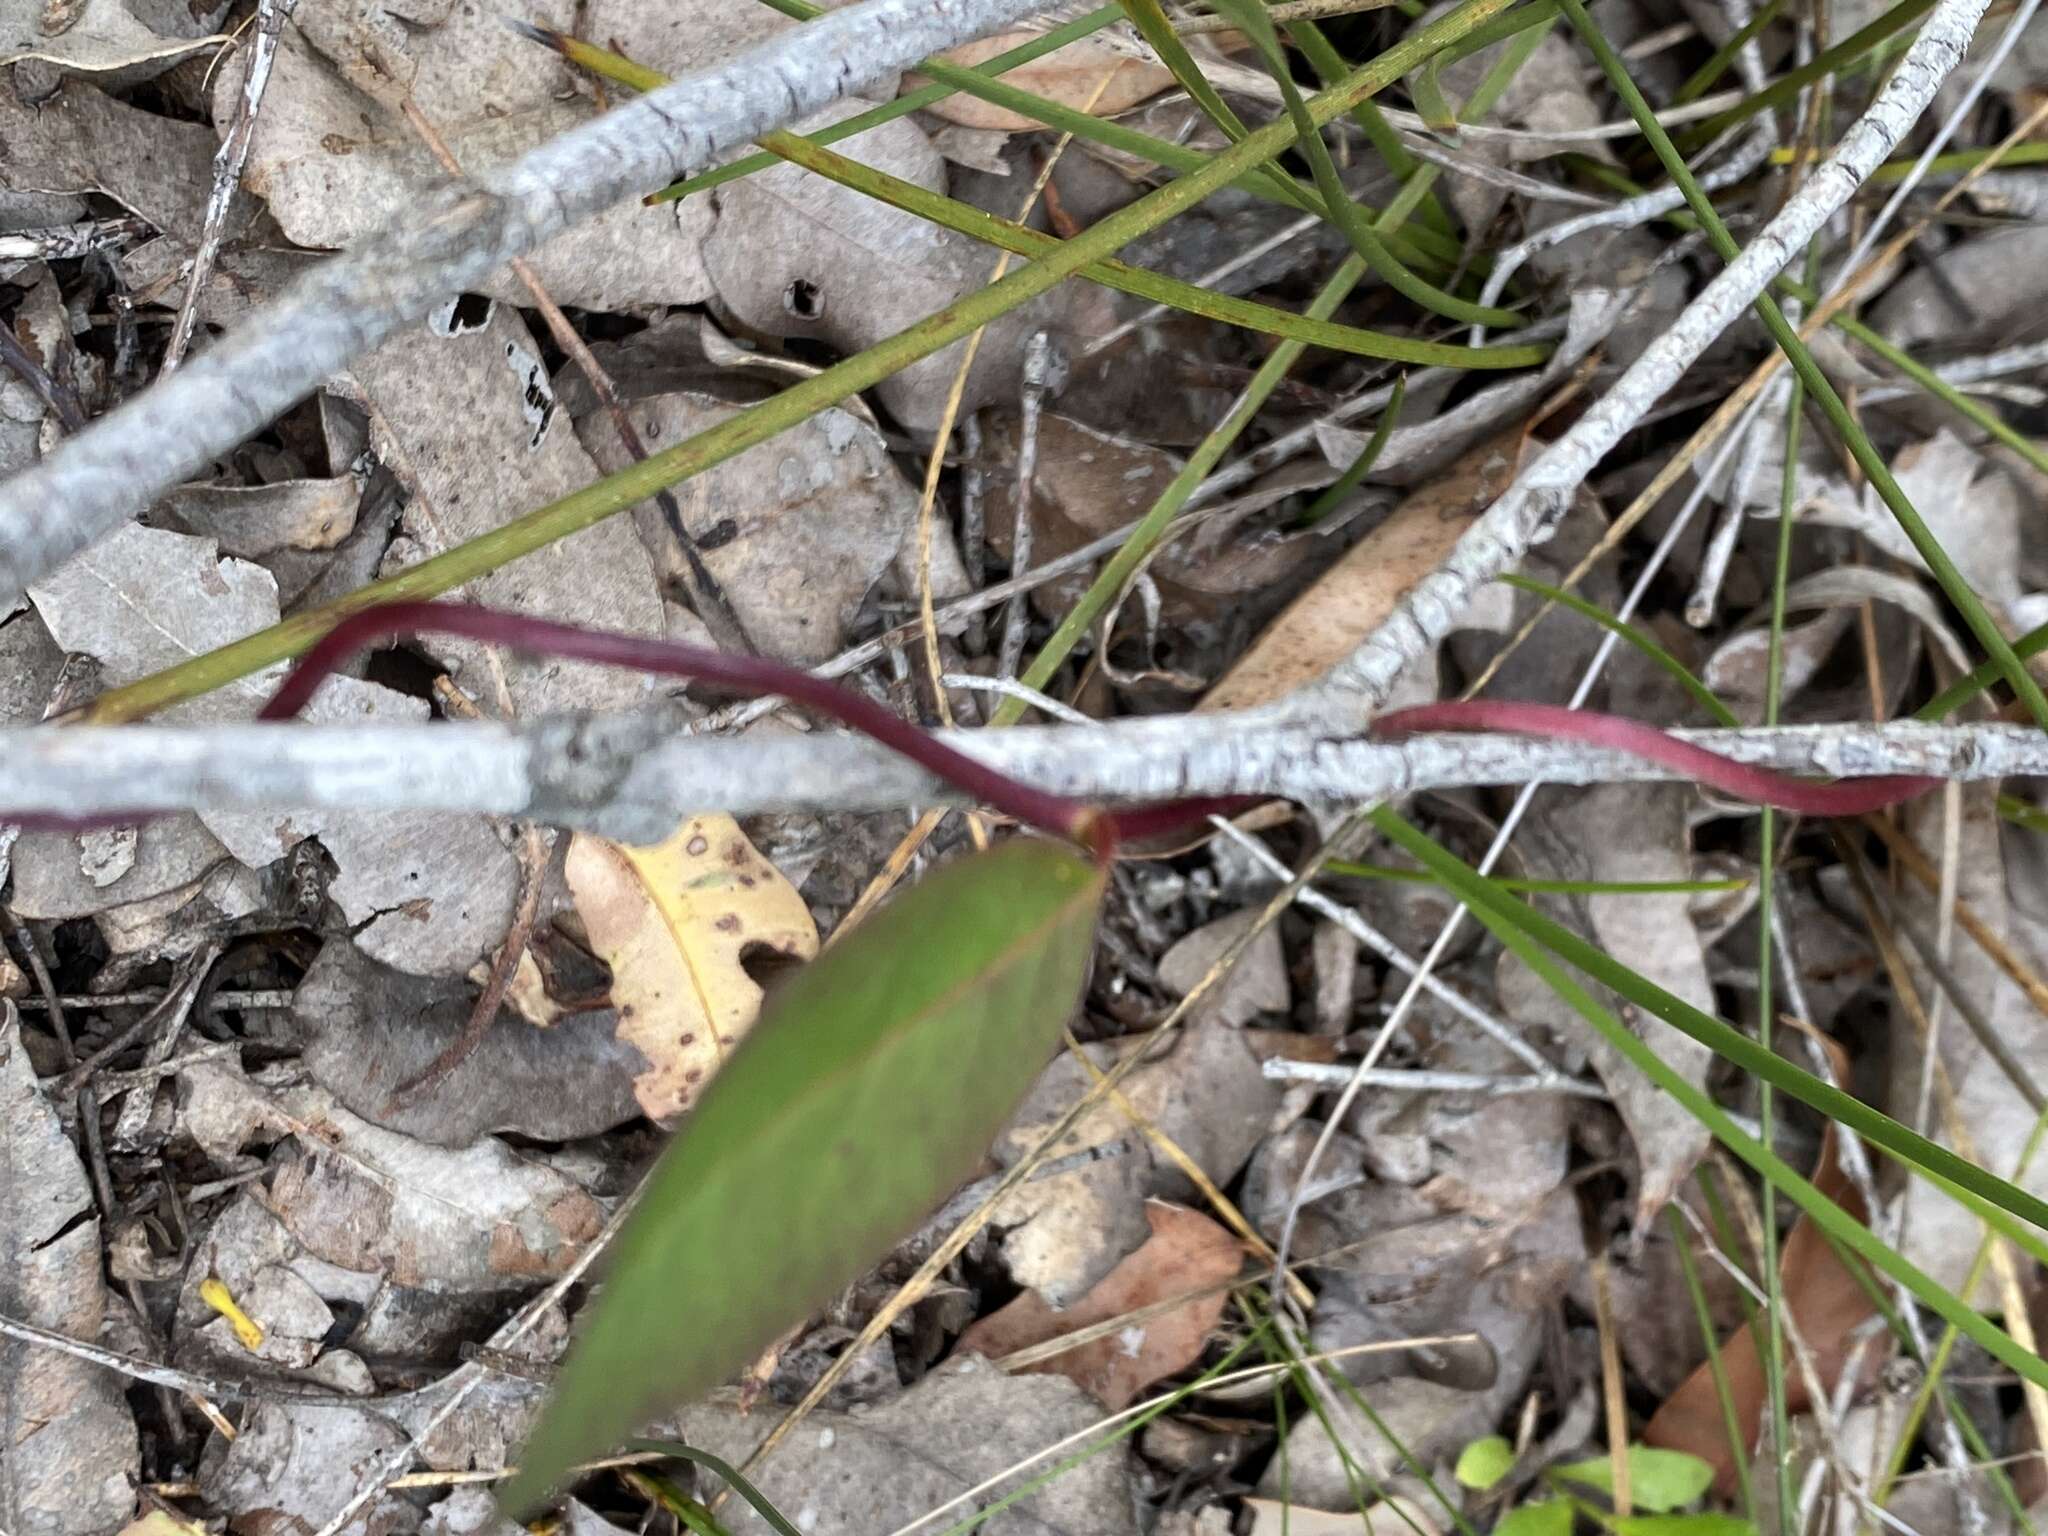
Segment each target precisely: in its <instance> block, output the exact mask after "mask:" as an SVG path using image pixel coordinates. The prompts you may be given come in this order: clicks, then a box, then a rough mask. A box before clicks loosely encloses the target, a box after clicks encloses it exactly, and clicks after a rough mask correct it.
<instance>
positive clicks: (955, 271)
mask: <svg viewBox="0 0 2048 1536" xmlns="http://www.w3.org/2000/svg"><path fill="white" fill-rule="evenodd" d="M854 110H856V108H854V107H852V106H849V105H848V104H846V103H841V104H840V105H838V106H837V107H834V108H832V109H829V110H828V111H826V112H825V113H823V114H821V115H820V116H818V117H815V118H811V119H809V120H807V121H806V122H805V123H804V124H802V125H801V126H800V129H799V131H814V130H816V129H818V128H820V127H823V126H824V125H825V124H827V123H831V122H836V121H837V120H838V119H839V118H841V117H845V116H848V115H850V114H851V113H852V112H853V111H854ZM833 148H834V150H836V151H837V152H838V153H839V154H841V155H844V156H846V157H847V158H849V159H853V160H858V161H860V162H861V163H862V164H864V165H872V166H874V167H875V168H877V169H878V170H883V171H887V172H888V173H889V174H891V175H893V176H897V177H900V178H901V179H902V180H905V181H909V182H914V183H916V184H917V185H918V186H921V187H924V188H925V189H926V190H928V191H933V192H943V191H944V190H945V188H946V167H945V162H944V161H943V160H942V159H941V158H940V157H939V154H938V152H937V151H936V150H934V149H933V148H932V147H931V144H930V143H929V141H927V140H926V138H925V136H924V133H923V131H922V130H920V129H919V128H918V126H917V125H916V124H915V123H913V122H911V121H910V119H908V118H898V119H897V120H896V121H894V122H890V123H884V124H882V125H880V126H879V127H875V128H870V129H869V130H868V131H867V132H865V133H860V134H855V135H854V136H853V137H852V138H848V139H843V140H841V141H840V142H839V143H837V144H835V145H834V146H833ZM712 196H713V197H715V198H716V199H717V202H718V223H717V225H716V227H715V228H714V229H713V230H712V231H711V233H710V235H709V236H708V237H707V238H706V240H705V242H704V262H705V265H706V267H707V268H708V269H709V271H710V273H711V278H712V281H713V282H714V283H715V284H716V285H717V288H718V297H719V299H720V300H721V301H722V302H723V303H724V304H725V305H726V307H727V308H728V309H729V310H730V311H731V312H732V314H733V316H734V318H735V319H737V320H738V321H739V323H740V324H741V325H743V326H745V327H747V328H748V329H750V330H753V331H756V332H760V333H762V334H765V335H769V336H784V337H801V338H805V339H807V340H811V341H821V342H825V343H827V344H829V345H831V346H833V347H835V348H837V349H838V350H840V351H841V352H848V353H851V352H858V351H860V350H861V349H862V348H864V347H869V346H872V345H873V344H874V343H876V342H878V341H881V340H882V339H884V338H885V337H888V336H893V335H895V334H896V333H897V332H898V331H901V330H903V329H905V328H906V327H908V326H910V325H911V324H913V323H914V322H916V321H918V320H922V319H923V318H924V317H925V316H926V315H928V314H931V313H932V312H933V311H935V310H938V309H943V308H944V307H945V306H946V305H948V304H950V303H952V302H953V301H954V300H956V299H958V298H960V297H961V296H962V295H964V294H966V293H968V292H969V291H971V290H973V289H976V288H980V287H982V286H983V285H984V284H986V283H987V281H988V276H989V272H990V270H991V268H992V267H993V265H994V263H995V257H994V256H993V254H992V253H991V252H990V251H989V250H988V248H987V247H985V246H982V245H978V244H977V243H976V242H974V241H972V240H970V239H968V238H967V237H966V236H964V235H959V234H955V233H954V232H953V231H951V230H948V229H941V228H939V227H938V226H937V225H935V224H931V223H928V222H927V221H925V220H924V219H920V218H918V217H916V216H915V215H912V214H908V213H903V212H900V211H898V210H897V209H894V208H890V207H887V206H885V205H883V204H882V203H879V202H876V201H875V200H874V199H872V198H870V197H867V196H865V195H863V194H862V193H859V192H855V191H852V190H850V189H848V188H846V187H842V186H839V185H838V184H837V183H835V182H829V181H826V180H825V179H824V178H822V177H820V176H814V175H812V174H811V173H810V172H808V171H805V170H801V169H799V168H798V167H796V166H794V165H777V166H774V167H772V168H770V169H768V170H764V171H757V172H756V173H755V174H753V175H752V176H747V177H744V178H742V179H741V180H738V181H734V182H729V183H727V184H726V185H725V186H722V187H720V188H718V189H717V190H716V191H715V192H714V193H712ZM694 201H696V200H695V199H689V200H687V201H686V202H685V203H684V204H683V205H682V206H685V207H687V206H689V204H690V203H691V202H694ZM1063 293H1064V290H1057V289H1056V290H1054V292H1052V293H1050V294H1047V295H1046V296H1044V297H1043V298H1040V299H1037V300H1034V301H1033V302H1032V303H1030V304H1028V305H1025V306H1024V307H1023V308H1021V309H1014V310H1012V311H1010V313H1009V314H1007V315H1005V316H1004V317H1003V318H1002V319H1000V320H998V321H996V322H995V323H994V324H992V325H991V326H990V327H989V328H988V331H987V334H986V335H985V337H984V338H983V341H982V344H981V347H980V349H979V350H978V351H977V352H976V353H975V361H974V371H973V373H972V374H971V375H970V376H969V378H968V383H967V393H966V396H965V399H964V403H963V409H965V410H974V409H976V408H978V407H980V406H983V405H988V404H991V403H992V402H994V401H996V400H998V399H1001V398H1003V397H1005V396H1008V395H1010V394H1011V393H1012V392H1013V391H1014V389H1015V388H1016V381H1017V377H1018V369H1019V367H1020V366H1021V364H1020V359H1021V358H1022V357H1023V354H1024V341H1025V338H1026V337H1027V336H1029V335H1030V334H1031V332H1032V331H1034V330H1038V329H1041V328H1044V327H1046V326H1051V325H1056V324H1057V322H1058V317H1059V315H1060V314H1061V313H1062V306H1063V305H1064V304H1065V302H1066V300H1065V299H1064V297H1063ZM964 345H965V343H964V342H956V343H954V344H953V345H952V346H950V347H947V348H945V349H944V350H943V351H940V352H937V353H935V354H933V355H932V356H930V357H927V358H924V359H923V360H921V361H919V362H915V363H912V364H911V365H910V366H909V367H908V368H905V369H903V370H902V371H901V372H900V373H897V374H894V375H892V376H891V377H890V378H888V379H886V380H884V381H883V382H882V383H881V384H880V385H879V386H877V389H876V393H877V394H878V395H879V396H880V398H881V400H882V401H883V403H884V404H886V405H887V406H888V408H889V410H890V412H891V413H892V414H893V415H895V417H896V418H897V419H898V420H899V421H901V422H902V423H903V424H904V425H905V426H907V427H909V428H911V429H912V430H913V431H918V432H928V431H930V430H931V429H932V428H933V427H935V426H936V425H937V424H938V419H939V416H940V413H941V412H942V410H943V409H944V406H945V401H946V397H947V395H948V394H950V393H951V391H952V386H953V376H954V375H955V374H957V373H958V372H959V371H960V356H961V348H962V347H963V346H964Z"/></svg>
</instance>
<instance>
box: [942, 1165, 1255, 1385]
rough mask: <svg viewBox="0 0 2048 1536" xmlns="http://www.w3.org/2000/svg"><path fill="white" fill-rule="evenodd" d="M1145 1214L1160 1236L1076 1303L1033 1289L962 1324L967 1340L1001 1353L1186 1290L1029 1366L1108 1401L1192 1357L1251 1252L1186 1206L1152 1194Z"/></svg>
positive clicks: (973, 1347)
mask: <svg viewBox="0 0 2048 1536" xmlns="http://www.w3.org/2000/svg"><path fill="white" fill-rule="evenodd" d="M1145 1219H1146V1221H1147V1222H1149V1223H1150V1224H1151V1227H1152V1236H1151V1237H1150V1238H1149V1239H1148V1240H1147V1241H1146V1242H1145V1244H1144V1246H1143V1247H1141V1248H1139V1249H1138V1251H1137V1252H1136V1253H1134V1254H1132V1255H1130V1257H1128V1258H1126V1259H1125V1260H1124V1261H1123V1262H1122V1263H1120V1264H1118V1265H1117V1266H1116V1268H1115V1269H1112V1270H1111V1271H1110V1272H1109V1273H1108V1274H1107V1275H1104V1276H1103V1277H1102V1279H1101V1280H1100V1281H1098V1282H1097V1283H1096V1285H1095V1287H1094V1289H1092V1290H1090V1291H1089V1292H1088V1294H1087V1295H1085V1296H1083V1297H1082V1298H1081V1299H1080V1300H1079V1301H1077V1302H1075V1303H1074V1305H1073V1306H1071V1307H1068V1308H1066V1309H1065V1310H1064V1311H1055V1310H1054V1309H1053V1308H1052V1307H1051V1306H1050V1305H1048V1304H1047V1302H1046V1300H1045V1298H1044V1297H1043V1296H1041V1295H1039V1293H1038V1292H1036V1291H1026V1292H1025V1293H1024V1294H1023V1295H1022V1296H1019V1297H1018V1298H1017V1299H1016V1300H1015V1301H1012V1302H1010V1303H1009V1304H1008V1305H1007V1306H1005V1307H1003V1308H1001V1309H1000V1310H999V1311H996V1312H993V1313H991V1314H990V1315H989V1316H987V1317H984V1318H982V1319H981V1320H980V1321H979V1322H977V1323H976V1324H974V1326H973V1327H971V1328H969V1329H968V1330H967V1331H966V1332H965V1333H963V1334H962V1335H961V1336H960V1348H961V1349H962V1350H968V1351H972V1352H973V1353H975V1354H982V1355H987V1356H989V1357H990V1358H992V1359H996V1360H1001V1359H1002V1358H1003V1357H1004V1356H1005V1355H1011V1354H1015V1353H1016V1352H1017V1351H1018V1350H1020V1349H1027V1348H1029V1347H1030V1346H1032V1345H1034V1344H1043V1343H1045V1342H1046V1341H1047V1340H1049V1339H1057V1338H1062V1337H1064V1336H1065V1335H1067V1334H1070V1333H1077V1332H1079V1331H1080V1330H1081V1329H1083V1328H1088V1327H1092V1326H1093V1325H1094V1324H1097V1323H1105V1322H1109V1321H1110V1320H1112V1319H1115V1318H1120V1317H1124V1316H1126V1315H1128V1314H1131V1313H1134V1312H1137V1311H1138V1310H1139V1309H1140V1308H1143V1307H1150V1306H1153V1305H1155V1304H1157V1303H1160V1302H1166V1301H1172V1300H1173V1299H1175V1298H1177V1297H1184V1298H1186V1299H1185V1300H1183V1301H1181V1302H1180V1303H1179V1305H1177V1306H1174V1307H1172V1308H1171V1309H1170V1310H1168V1311H1166V1312H1163V1313H1161V1314H1159V1315H1157V1316H1152V1317H1145V1318H1138V1317H1133V1318H1131V1321H1130V1323H1129V1325H1128V1326H1126V1327H1124V1328H1122V1329H1120V1330H1118V1331H1117V1332H1115V1333H1111V1334H1106V1335H1104V1336H1103V1337H1102V1338H1099V1339H1093V1340H1090V1341H1089V1342H1087V1343H1085V1344H1077V1345H1075V1346H1074V1347H1073V1348H1072V1349H1069V1350H1066V1351H1064V1352H1062V1353H1060V1354H1057V1355H1054V1356H1052V1357H1051V1358H1050V1359H1047V1360H1043V1361H1040V1362H1039V1363H1038V1364H1036V1365H1027V1366H1025V1367H1023V1369H1024V1370H1026V1371H1033V1372H1043V1373H1047V1374H1051V1375H1056V1376H1064V1377H1066V1378H1067V1379H1068V1380H1069V1381H1071V1382H1073V1383H1074V1384H1075V1385H1076V1386H1079V1387H1082V1388H1085V1389H1086V1390H1087V1391H1089V1392H1091V1393H1093V1394H1094V1396H1095V1398H1096V1400H1097V1401H1098V1402H1100V1403H1101V1404H1102V1406H1103V1407H1105V1408H1109V1409H1117V1408H1122V1407H1125V1406H1126V1405H1128V1404H1129V1403H1131V1402H1132V1401H1133V1400H1134V1399H1135V1398H1136V1397H1137V1396H1138V1394H1139V1393H1141V1392H1143V1391H1144V1390H1145V1389H1146V1388H1147V1387H1149V1386H1151V1385H1152V1383H1153V1382H1155V1381H1161V1380H1164V1379H1165V1378H1166V1377H1168V1376H1171V1375H1173V1374H1175V1373H1176V1372H1178V1371H1182V1370H1185V1369H1186V1368H1187V1367H1188V1366H1190V1365H1192V1364H1194V1362H1195V1361H1196V1360H1197V1359H1198V1358H1200V1356H1201V1353H1202V1347H1203V1346H1204V1345H1205V1344H1206V1343H1207V1342H1208V1340H1209V1334H1210V1331H1211V1330H1212V1329H1214V1328H1215V1327H1216V1325H1217V1324H1218V1323H1220V1322H1221V1321H1222V1320H1223V1306H1224V1302H1225V1301H1226V1300H1227V1299H1228V1292H1227V1291H1226V1290H1225V1289H1224V1286H1225V1283H1226V1282H1228V1281H1229V1280H1231V1279H1233V1278H1235V1276H1236V1274H1237V1271H1238V1268H1239V1266H1240V1264H1241V1263H1242V1261H1243V1252H1242V1250H1241V1249H1240V1247H1239V1245H1238V1241H1237V1239H1236V1238H1235V1237H1233V1236H1231V1234H1230V1233H1229V1232H1228V1231H1226V1230H1225V1229H1224V1228H1222V1227H1220V1226H1218V1225H1217V1224H1216V1223H1215V1222H1213V1221H1211V1220H1210V1219H1209V1218H1208V1217H1207V1216H1204V1215H1203V1214H1202V1213H1201V1212H1199V1211H1191V1210H1189V1209H1188V1208H1187V1207H1185V1206H1180V1205H1170V1204H1168V1203H1167V1202H1166V1201H1164V1200H1150V1201H1147V1202H1146V1204H1145ZM1198 1292H1206V1294H1195V1293H1198Z"/></svg>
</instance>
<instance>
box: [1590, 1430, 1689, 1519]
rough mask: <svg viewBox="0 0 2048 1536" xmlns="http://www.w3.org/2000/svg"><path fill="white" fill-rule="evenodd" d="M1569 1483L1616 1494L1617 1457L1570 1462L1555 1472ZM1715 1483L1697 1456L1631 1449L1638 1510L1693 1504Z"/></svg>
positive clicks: (1632, 1496)
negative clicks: (1615, 1466) (1615, 1468)
mask: <svg viewBox="0 0 2048 1536" xmlns="http://www.w3.org/2000/svg"><path fill="white" fill-rule="evenodd" d="M1556 1472H1557V1476H1559V1477H1561V1478H1564V1479H1565V1480H1566V1481H1568V1482H1574V1483H1582V1484H1584V1485H1585V1486H1586V1487H1588V1488H1597V1489H1599V1490H1600V1491H1601V1492H1602V1493H1605V1494H1610V1495H1611V1494H1612V1493H1613V1492H1614V1458H1613V1457H1612V1456H1595V1457H1593V1458H1591V1459H1590V1460H1587V1461H1573V1462H1567V1463H1566V1464H1565V1465H1564V1466H1561V1467H1559V1468H1557V1469H1556ZM1713 1481H1714V1469H1713V1468H1712V1467H1710V1466H1708V1465H1707V1464H1706V1463H1705V1462H1704V1461H1702V1460H1700V1459H1699V1457H1697V1456H1688V1455H1687V1454H1686V1453H1685V1452H1684V1451H1667V1450H1662V1449H1660V1448H1658V1447H1657V1446H1654V1445H1632V1446H1630V1447H1629V1448H1628V1496H1629V1502H1630V1503H1631V1504H1633V1505H1635V1506H1636V1507H1637V1508H1638V1509H1646V1510H1649V1511H1651V1512H1652V1513H1655V1514H1664V1513H1666V1512H1668V1511H1670V1510H1674V1509H1677V1508H1678V1507H1679V1506H1680V1505H1682V1504H1690V1503H1691V1502H1692V1501H1693V1500H1694V1499H1696V1498H1698V1497H1699V1496H1700V1495H1701V1494H1703V1493H1705V1492H1706V1491H1707V1487H1708V1485H1709V1484H1711V1483H1712V1482H1713Z"/></svg>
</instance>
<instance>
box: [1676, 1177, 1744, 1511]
mask: <svg viewBox="0 0 2048 1536" xmlns="http://www.w3.org/2000/svg"><path fill="white" fill-rule="evenodd" d="M1664 1214H1665V1216H1666V1217H1667V1218H1668V1219H1669V1221H1670V1223H1671V1242H1672V1245H1673V1247H1674V1248H1675V1249H1676V1250H1677V1253H1678V1270H1679V1273H1680V1274H1681V1275H1683V1276H1684V1277H1685V1294H1686V1295H1687V1296H1688V1297H1690V1298H1691V1300H1692V1310H1693V1315H1694V1316H1695V1317H1697V1318H1698V1319H1699V1323H1700V1337H1701V1338H1702V1339H1703V1340H1705V1342H1706V1346H1707V1370H1708V1374H1709V1375H1710V1376H1711V1377H1712V1378H1713V1382H1714V1396H1715V1397H1716V1398H1717V1399H1718V1400H1719V1401H1720V1404H1721V1425H1722V1427H1723V1428H1724V1429H1725V1430H1726V1431H1727V1434H1728V1460H1729V1463H1730V1464H1731V1465H1732V1466H1733V1467H1734V1468H1735V1481H1736V1483H1737V1485H1738V1486H1739V1487H1740V1489H1741V1495H1742V1512H1743V1513H1744V1514H1745V1515H1747V1516H1748V1517H1749V1518H1750V1519H1752V1520H1754V1519H1755V1518H1756V1490H1755V1489H1754V1488H1752V1487H1751V1486H1750V1481H1749V1447H1748V1446H1746V1445H1744V1444H1743V1443H1742V1425H1741V1421H1740V1420H1739V1419H1738V1418H1737V1417H1736V1414H1735V1392H1734V1390H1733V1389H1732V1388H1731V1387H1730V1386H1729V1385H1728V1368H1727V1367H1726V1366H1725V1365H1723V1364H1722V1363H1721V1341H1720V1339H1719V1337H1718V1336H1717V1335H1716V1334H1715V1332H1714V1314H1713V1309H1712V1308H1711V1307H1709V1306H1708V1305H1707V1290H1706V1287H1705V1286H1703V1285H1701V1284H1700V1270H1699V1264H1698V1262H1697V1261H1696V1260H1694V1258H1693V1256H1692V1232H1691V1230H1690V1229H1689V1228H1688V1227H1687V1226H1686V1224H1685V1218H1684V1217H1683V1216H1681V1215H1679V1214H1678V1202H1677V1201H1675V1200H1674V1201H1673V1202H1672V1203H1671V1204H1670V1205H1667V1206H1666V1207H1665V1208H1664Z"/></svg>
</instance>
